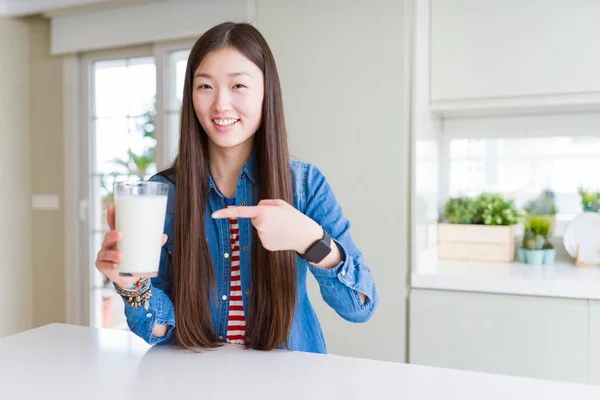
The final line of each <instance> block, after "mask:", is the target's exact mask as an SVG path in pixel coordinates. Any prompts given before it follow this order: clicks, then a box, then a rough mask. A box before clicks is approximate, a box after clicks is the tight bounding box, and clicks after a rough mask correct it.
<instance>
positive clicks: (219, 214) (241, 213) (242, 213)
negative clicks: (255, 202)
mask: <svg viewBox="0 0 600 400" xmlns="http://www.w3.org/2000/svg"><path fill="white" fill-rule="evenodd" d="M260 209H261V207H260V206H239V207H228V208H224V209H222V210H219V211H215V212H214V213H213V214H212V217H213V218H215V219H219V218H255V217H257V216H258V214H259V213H260Z"/></svg>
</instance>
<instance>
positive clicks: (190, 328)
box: [96, 23, 377, 353]
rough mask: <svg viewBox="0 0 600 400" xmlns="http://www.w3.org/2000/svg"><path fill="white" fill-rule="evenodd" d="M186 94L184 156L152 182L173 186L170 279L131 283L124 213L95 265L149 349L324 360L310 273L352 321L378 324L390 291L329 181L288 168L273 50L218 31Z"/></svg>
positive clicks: (249, 35) (166, 266)
mask: <svg viewBox="0 0 600 400" xmlns="http://www.w3.org/2000/svg"><path fill="white" fill-rule="evenodd" d="M183 92H184V93H183V106H182V116H181V136H180V141H179V154H178V156H177V159H176V160H175V162H174V164H173V166H172V167H171V168H169V169H167V170H166V171H163V172H161V173H159V174H157V175H156V176H153V177H152V178H151V180H152V181H157V182H163V183H166V184H168V185H169V199H168V205H167V218H166V222H165V238H164V245H163V251H162V255H161V261H160V268H159V273H158V276H157V277H155V278H152V279H148V278H142V279H140V280H134V279H133V278H126V277H120V276H119V275H118V262H119V259H120V254H119V253H118V251H117V250H116V243H117V241H118V240H119V236H120V233H119V232H116V231H115V230H114V205H111V206H110V207H109V209H108V221H109V225H110V227H111V232H109V233H108V234H107V235H106V238H105V240H104V243H103V245H102V249H101V250H100V251H99V253H98V256H97V260H96V266H97V268H98V269H99V270H100V272H102V273H103V274H104V275H105V276H107V277H108V278H109V279H111V280H112V281H113V283H114V284H115V288H116V289H117V291H118V292H119V293H120V294H121V295H122V296H123V299H124V302H125V315H126V317H127V321H128V324H129V327H130V329H131V330H132V331H133V332H134V333H136V334H137V335H139V336H140V337H142V338H143V339H145V340H146V341H147V342H148V343H150V344H154V343H167V342H169V341H171V339H173V338H175V340H176V342H178V343H179V344H180V345H181V346H183V347H185V348H193V347H215V346H218V345H219V343H220V342H230V343H237V344H244V345H245V346H246V347H249V348H254V349H261V350H270V349H274V348H282V347H284V348H289V349H291V350H299V351H310V352H318V353H325V352H326V346H325V340H324V338H323V333H322V331H321V327H320V324H319V321H318V319H317V316H316V314H315V312H314V310H313V308H312V306H311V304H310V301H309V299H308V295H307V291H306V275H307V271H310V272H311V273H312V274H313V276H314V277H315V278H316V280H317V282H318V284H319V286H320V290H321V295H322V297H323V299H324V300H325V302H326V303H327V304H329V306H331V307H332V308H333V309H334V310H335V311H336V312H337V313H338V314H339V315H340V316H342V317H343V318H344V319H346V320H348V321H352V322H364V321H367V320H368V319H369V318H370V317H371V315H372V314H373V312H374V310H375V308H376V306H377V291H376V288H375V284H374V282H373V278H372V276H371V272H370V270H369V268H368V267H367V266H365V265H364V264H363V257H362V254H361V253H360V251H359V250H358V249H357V248H356V246H355V244H354V242H353V240H352V238H351V236H350V232H349V228H350V224H349V222H348V221H347V220H346V218H345V217H344V215H343V214H342V210H341V208H340V206H339V205H338V203H337V202H336V199H335V196H334V194H333V192H332V190H331V188H330V186H329V184H328V183H327V181H326V180H325V178H324V177H323V175H322V174H321V172H320V171H319V170H318V169H317V168H316V167H314V166H312V165H310V164H307V163H304V162H300V161H296V160H290V158H289V153H288V144H287V134H286V127H285V122H284V116H283V101H282V96H281V89H280V84H279V77H278V73H277V69H276V66H275V61H274V59H273V55H272V53H271V51H270V49H269V47H268V45H267V43H266V41H265V40H264V38H263V37H262V35H261V34H260V33H259V32H258V31H257V30H256V29H255V28H254V27H252V26H251V25H248V24H235V23H223V24H220V25H218V26H216V27H214V28H212V29H210V30H209V31H207V32H206V33H205V34H204V35H202V36H201V37H200V38H199V39H198V41H197V42H196V44H195V45H194V47H193V49H192V51H191V53H190V56H189V59H188V64H187V70H186V76H185V85H184V90H183ZM167 238H168V239H167ZM136 298H140V299H141V303H142V304H143V303H144V302H145V301H144V300H148V302H147V306H146V307H139V306H138V304H139V303H136V301H135V299H136ZM130 299H133V300H131V301H130Z"/></svg>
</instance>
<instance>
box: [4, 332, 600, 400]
mask: <svg viewBox="0 0 600 400" xmlns="http://www.w3.org/2000/svg"><path fill="white" fill-rule="evenodd" d="M0 398H2V399H6V400H9V399H10V400H13V399H61V400H67V399H140V400H150V399H161V400H165V399H188V398H189V399H192V398H193V399H203V400H204V399H246V400H252V399H261V400H262V399H329V400H331V399H402V400H413V399H414V400H475V399H486V400H499V399H502V400H505V399H511V400H520V399H523V400H525V399H526V400H531V399H544V400H555V399H556V400H558V399H561V400H562V399H569V400H576V399H590V400H591V399H594V400H597V399H600V387H594V386H585V385H577V384H570V383H562V382H548V381H540V380H534V379H527V378H515V377H508V376H499V375H490V374H483V373H476V372H464V371H454V370H445V369H439V368H430V367H422V366H415V365H406V364H400V363H391V362H382V361H373V360H363V359H354V358H347V357H340V356H334V355H317V354H309V353H300V352H288V351H282V350H276V351H271V352H260V351H248V350H244V349H242V348H240V347H237V346H233V345H226V346H224V347H222V348H220V349H218V350H215V351H204V352H202V353H199V354H194V353H191V352H188V351H185V350H181V349H178V348H175V347H173V346H154V347H150V346H148V345H146V344H145V342H143V341H142V340H141V339H139V338H138V337H136V336H134V335H133V334H131V333H128V332H121V331H113V330H96V329H90V328H85V327H78V326H69V325H61V324H53V325H47V326H44V327H41V328H38V329H34V330H31V331H27V332H23V333H21V334H17V335H13V336H9V337H7V338H4V339H1V340H0Z"/></svg>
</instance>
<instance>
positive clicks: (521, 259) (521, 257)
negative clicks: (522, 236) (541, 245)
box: [517, 248, 527, 264]
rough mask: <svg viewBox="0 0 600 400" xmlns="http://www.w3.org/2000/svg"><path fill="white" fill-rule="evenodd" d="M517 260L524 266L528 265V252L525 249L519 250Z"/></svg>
mask: <svg viewBox="0 0 600 400" xmlns="http://www.w3.org/2000/svg"><path fill="white" fill-rule="evenodd" d="M517 258H518V259H519V262H520V263H522V264H527V250H526V249H523V248H518V249H517Z"/></svg>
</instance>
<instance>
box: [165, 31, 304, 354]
mask: <svg viewBox="0 0 600 400" xmlns="http://www.w3.org/2000/svg"><path fill="white" fill-rule="evenodd" d="M223 48H232V49H235V50H237V51H239V52H240V53H241V54H243V55H244V56H245V57H247V58H248V59H249V60H250V61H252V62H253V63H254V64H256V65H257V66H258V68H260V69H261V71H262V72H263V75H264V89H265V90H264V100H263V105H262V106H263V108H262V121H261V124H260V127H259V128H258V131H257V132H256V134H255V137H254V146H255V151H256V157H257V158H256V161H257V162H256V167H257V168H258V172H259V175H258V176H259V177H260V178H259V187H260V189H259V199H282V200H284V201H286V202H288V203H290V204H292V201H293V199H292V182H291V172H290V164H289V152H288V145H287V133H286V128H285V120H284V116H283V101H282V96H281V86H280V83H279V76H278V73H277V68H276V65H275V60H274V58H273V54H272V53H271V50H270V49H269V46H268V45H267V42H266V41H265V39H264V38H263V36H262V35H261V34H260V32H258V30H256V29H255V28H254V27H253V26H252V25H249V24H245V23H232V22H227V23H223V24H220V25H218V26H215V27H214V28H212V29H210V30H209V31H207V32H206V33H204V34H203V35H202V36H201V37H200V38H199V39H198V41H197V42H196V43H195V45H194V47H193V48H192V50H191V53H190V56H189V59H188V63H187V69H186V73H185V84H184V88H183V105H182V111H181V131H180V139H179V153H178V155H177V158H176V159H175V161H174V163H173V166H172V167H171V168H169V169H168V170H166V171H163V172H161V174H162V175H164V176H169V175H173V174H174V175H175V177H176V187H177V203H176V204H177V205H176V211H175V212H176V214H175V232H174V235H175V237H174V255H173V260H172V261H173V270H172V271H173V277H172V278H173V284H172V285H173V286H172V290H173V293H172V297H173V299H172V300H173V304H174V306H175V320H176V327H175V336H176V339H177V341H178V342H179V344H180V345H181V346H183V347H185V348H188V349H189V348H193V347H216V346H218V342H217V340H216V334H215V332H214V329H213V325H212V320H211V319H212V318H211V311H210V293H211V290H214V288H215V286H216V285H215V276H214V270H213V266H212V262H211V257H210V253H209V249H208V245H207V242H206V233H205V231H204V215H205V210H206V206H207V201H208V198H207V196H208V175H209V169H208V140H209V139H208V136H207V134H206V132H205V131H204V129H203V128H202V126H201V125H200V123H199V121H198V118H197V117H196V115H195V112H194V106H193V100H192V98H193V89H194V86H193V83H194V82H193V81H194V73H195V71H196V69H197V68H198V66H199V65H200V64H201V62H202V60H204V58H205V57H206V56H207V55H208V54H209V53H210V52H212V51H215V50H219V49H223ZM253 236H254V237H253V248H252V280H251V282H252V295H251V297H250V309H249V310H245V311H246V319H247V324H246V326H247V327H246V346H247V347H251V348H255V349H260V350H270V349H273V348H276V347H278V346H280V345H282V344H285V345H287V344H288V334H289V331H290V328H291V325H292V318H293V314H294V307H295V304H296V259H295V254H294V253H293V252H291V251H278V252H270V251H267V250H265V249H264V247H263V246H262V244H261V243H260V240H259V239H258V237H257V236H256V234H254V235H253ZM214 295H215V296H214V298H217V297H218V296H216V293H214Z"/></svg>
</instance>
